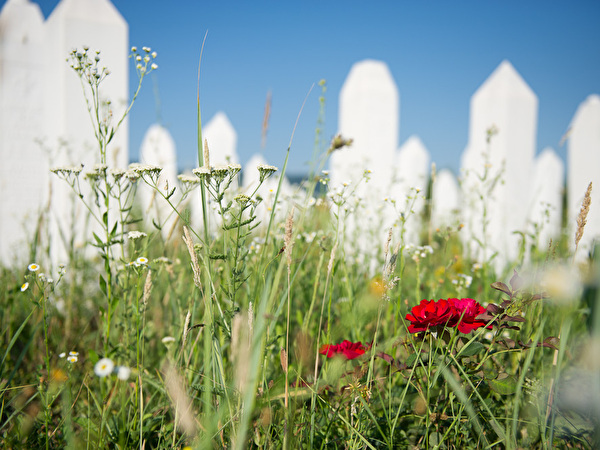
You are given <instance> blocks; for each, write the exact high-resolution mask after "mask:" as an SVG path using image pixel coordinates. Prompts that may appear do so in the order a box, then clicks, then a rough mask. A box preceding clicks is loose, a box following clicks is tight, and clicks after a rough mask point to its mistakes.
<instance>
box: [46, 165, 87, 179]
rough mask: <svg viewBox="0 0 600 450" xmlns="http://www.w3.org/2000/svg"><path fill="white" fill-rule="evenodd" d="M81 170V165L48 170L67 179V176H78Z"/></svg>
mask: <svg viewBox="0 0 600 450" xmlns="http://www.w3.org/2000/svg"><path fill="white" fill-rule="evenodd" d="M82 170H83V164H81V165H79V166H60V167H53V168H52V169H50V172H52V173H53V174H55V175H60V176H63V177H65V178H66V177H68V176H69V175H75V176H77V175H79V174H80V173H81V171H82Z"/></svg>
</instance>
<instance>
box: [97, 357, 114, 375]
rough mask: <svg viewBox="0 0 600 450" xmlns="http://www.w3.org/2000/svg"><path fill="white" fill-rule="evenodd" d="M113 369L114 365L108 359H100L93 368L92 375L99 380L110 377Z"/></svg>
mask: <svg viewBox="0 0 600 450" xmlns="http://www.w3.org/2000/svg"><path fill="white" fill-rule="evenodd" d="M114 368H115V363H114V362H113V361H112V359H110V358H102V359H101V360H100V361H98V362H97V363H96V365H95V366H94V373H95V374H96V375H98V376H99V377H100V378H104V377H105V376H107V375H110V374H111V373H112V371H113V369H114Z"/></svg>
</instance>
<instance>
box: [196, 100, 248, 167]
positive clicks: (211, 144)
mask: <svg viewBox="0 0 600 450" xmlns="http://www.w3.org/2000/svg"><path fill="white" fill-rule="evenodd" d="M202 138H203V139H206V140H207V141H208V148H209V149H210V164H211V166H215V165H218V164H239V159H238V155H237V133H236V132H235V129H234V128H233V125H231V122H230V121H229V118H228V117H227V115H226V114H225V113H224V112H222V111H219V112H218V113H216V114H215V115H214V116H213V118H212V119H210V120H209V121H208V123H207V124H206V126H205V127H203V129H202Z"/></svg>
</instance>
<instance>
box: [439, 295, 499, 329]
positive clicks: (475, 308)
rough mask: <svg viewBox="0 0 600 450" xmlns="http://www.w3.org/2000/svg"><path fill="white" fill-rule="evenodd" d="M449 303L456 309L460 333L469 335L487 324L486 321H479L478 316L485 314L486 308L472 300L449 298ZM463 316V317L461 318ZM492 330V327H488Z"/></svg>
mask: <svg viewBox="0 0 600 450" xmlns="http://www.w3.org/2000/svg"><path fill="white" fill-rule="evenodd" d="M448 303H449V304H450V305H451V306H452V308H453V309H454V311H455V312H454V314H455V317H456V323H457V324H458V331H460V332H461V333H464V334H468V333H470V332H471V331H473V330H476V329H477V328H480V327H483V326H485V324H486V321H485V320H477V319H476V318H477V316H479V315H480V314H483V313H485V308H484V307H483V306H481V305H480V304H479V303H478V302H477V301H475V300H473V299H472V298H461V299H460V300H459V299H457V298H449V299H448ZM461 316H462V317H461ZM488 328H491V325H489V326H488Z"/></svg>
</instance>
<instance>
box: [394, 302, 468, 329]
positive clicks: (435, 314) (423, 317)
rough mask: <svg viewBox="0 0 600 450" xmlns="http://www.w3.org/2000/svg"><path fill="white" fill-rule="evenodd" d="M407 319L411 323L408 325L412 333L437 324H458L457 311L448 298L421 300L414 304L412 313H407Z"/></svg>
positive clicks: (451, 325)
mask: <svg viewBox="0 0 600 450" xmlns="http://www.w3.org/2000/svg"><path fill="white" fill-rule="evenodd" d="M406 320H408V321H410V322H411V324H410V325H409V326H408V331H409V332H410V333H418V332H420V331H425V330H427V329H429V328H433V327H437V326H446V325H447V326H450V327H453V326H454V325H456V318H455V311H454V309H453V308H452V306H451V305H450V304H449V303H448V300H444V299H440V300H439V301H437V302H436V301H435V300H421V303H420V304H418V305H417V306H414V307H413V308H412V309H411V311H410V314H407V315H406Z"/></svg>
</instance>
